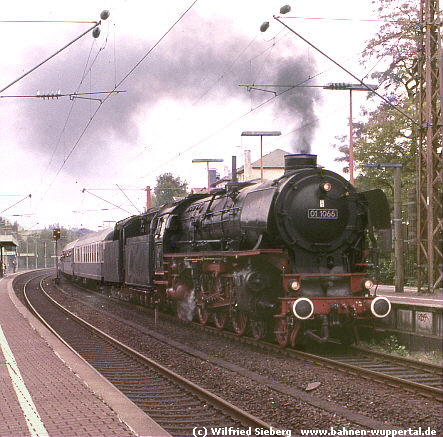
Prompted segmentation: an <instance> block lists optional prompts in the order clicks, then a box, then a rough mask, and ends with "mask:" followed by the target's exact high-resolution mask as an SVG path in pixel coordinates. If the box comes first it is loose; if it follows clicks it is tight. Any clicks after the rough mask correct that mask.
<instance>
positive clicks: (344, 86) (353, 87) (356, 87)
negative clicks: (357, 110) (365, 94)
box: [323, 83, 378, 185]
mask: <svg viewBox="0 0 443 437" xmlns="http://www.w3.org/2000/svg"><path fill="white" fill-rule="evenodd" d="M323 89H325V90H349V182H350V183H351V184H352V185H354V128H353V124H352V91H370V90H374V91H375V90H377V89H378V85H366V84H365V85H363V84H359V83H355V84H354V83H330V84H328V85H325V86H324V87H323Z"/></svg>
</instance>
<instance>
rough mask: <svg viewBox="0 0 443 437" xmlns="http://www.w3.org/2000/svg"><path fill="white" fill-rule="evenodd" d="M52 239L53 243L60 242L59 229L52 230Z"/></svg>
mask: <svg viewBox="0 0 443 437" xmlns="http://www.w3.org/2000/svg"><path fill="white" fill-rule="evenodd" d="M52 239H53V240H54V241H57V240H60V229H59V228H57V229H53V230H52Z"/></svg>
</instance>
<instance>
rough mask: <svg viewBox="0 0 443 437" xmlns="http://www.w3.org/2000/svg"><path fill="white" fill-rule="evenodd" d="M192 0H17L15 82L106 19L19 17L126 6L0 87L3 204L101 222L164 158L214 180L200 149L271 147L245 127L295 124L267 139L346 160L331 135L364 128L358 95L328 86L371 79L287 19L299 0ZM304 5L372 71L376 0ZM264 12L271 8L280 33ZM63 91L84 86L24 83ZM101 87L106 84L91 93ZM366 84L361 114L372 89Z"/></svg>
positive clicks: (10, 70)
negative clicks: (356, 123) (365, 53)
mask: <svg viewBox="0 0 443 437" xmlns="http://www.w3.org/2000/svg"><path fill="white" fill-rule="evenodd" d="M24 4H25V5H26V8H24V7H23V5H24ZM192 4H193V1H192V0H170V1H168V2H166V3H164V2H146V1H141V0H140V1H135V0H132V1H130V0H127V1H123V0H111V1H108V2H105V1H83V0H80V1H77V2H75V4H74V5H70V6H68V5H67V3H66V2H60V1H44V0H43V1H39V2H35V1H25V2H23V1H21V2H7V3H6V4H5V5H2V13H1V15H0V17H1V18H0V20H1V22H0V37H1V40H2V42H3V44H2V57H1V64H2V65H1V69H0V89H1V88H4V87H6V86H7V85H8V84H9V83H11V82H12V81H14V80H15V79H17V78H18V77H20V76H21V75H22V74H24V73H25V72H27V71H28V70H30V69H31V68H33V67H34V66H36V65H37V64H39V63H40V62H42V61H43V60H44V59H46V58H47V57H49V56H51V55H52V54H53V53H55V52H56V51H58V50H60V49H61V48H62V47H64V46H65V45H66V44H67V43H69V42H70V41H72V40H73V39H75V38H77V37H78V36H79V35H81V34H82V33H83V32H85V31H86V30H87V29H88V28H89V27H91V26H92V24H91V23H73V22H69V23H52V22H51V23H50V22H44V23H29V22H19V21H28V20H42V21H43V20H44V21H46V20H53V21H59V20H66V21H85V22H91V21H98V20H99V19H100V12H101V11H102V10H103V9H107V10H109V11H110V17H109V19H108V20H106V21H103V23H102V24H101V26H100V30H101V34H100V36H99V38H97V39H94V38H93V37H92V36H91V35H90V33H89V34H87V35H86V36H84V37H83V38H81V39H80V40H78V41H77V42H75V43H74V44H73V45H71V46H70V47H69V48H67V49H65V50H63V51H62V52H61V53H60V54H58V55H57V56H55V57H54V58H53V59H51V60H50V61H48V62H47V63H45V64H44V65H43V66H41V67H39V68H38V69H37V70H35V71H34V72H33V73H31V74H29V75H28V76H26V77H25V78H23V79H22V80H20V81H19V82H17V83H16V84H14V85H12V86H11V87H9V88H8V89H6V90H5V91H3V92H2V93H1V94H0V97H1V98H0V120H1V127H0V147H1V149H0V150H1V156H2V160H1V161H2V163H3V165H2V184H1V189H0V211H4V210H6V211H4V212H2V213H0V215H1V216H4V217H6V218H8V219H9V220H11V221H15V220H17V221H18V222H19V223H20V224H21V225H22V226H23V227H24V228H26V229H29V228H32V229H39V228H43V227H47V226H49V225H51V224H55V223H59V224H60V225H62V226H66V227H89V228H90V229H93V230H97V229H99V228H100V226H103V225H106V224H109V223H110V222H112V221H115V220H120V219H122V218H124V217H127V216H128V215H131V214H135V213H137V210H138V211H142V210H143V207H144V206H145V198H146V193H145V191H143V190H144V188H145V187H146V186H147V185H150V186H151V187H153V186H154V185H155V179H156V177H157V176H158V175H159V174H161V173H164V172H172V173H173V174H174V175H176V176H179V177H180V178H181V179H183V180H186V181H187V182H188V183H189V186H190V187H203V186H204V185H205V184H206V167H205V165H204V164H192V163H191V161H192V159H193V158H222V159H224V160H225V161H224V163H221V164H217V165H215V167H216V168H217V169H218V170H219V172H220V173H221V175H222V176H223V175H224V174H225V172H226V171H227V169H228V168H229V167H230V165H231V156H232V155H237V156H238V162H239V165H242V164H243V152H244V150H245V149H250V150H251V152H252V158H253V159H258V158H259V139H258V138H244V137H243V138H242V137H241V132H242V131H244V130H280V131H281V132H282V136H281V137H279V138H278V139H269V140H265V144H264V152H265V153H268V152H270V151H272V150H273V149H275V148H281V149H284V150H286V151H288V152H293V153H296V152H311V153H315V154H318V162H319V164H321V165H324V166H326V167H328V168H331V169H333V170H336V171H337V170H340V165H337V163H334V162H333V158H334V155H336V151H335V150H334V149H332V148H331V144H332V143H334V137H335V136H337V135H345V134H347V133H348V130H349V128H348V117H349V94H348V92H343V91H325V90H323V89H322V88H321V85H325V84H327V83H329V82H355V80H354V79H352V78H351V77H349V76H347V75H346V74H345V73H344V72H343V71H342V70H340V69H339V68H337V67H336V66H334V65H333V64H332V63H330V62H329V61H327V60H326V59H325V58H324V57H322V56H321V55H320V54H319V53H318V52H316V51H315V50H314V49H312V48H310V47H309V46H308V45H307V44H306V43H305V42H303V41H301V40H300V39H299V38H297V37H296V36H295V35H294V34H292V33H291V32H289V31H288V30H286V29H285V28H284V27H283V26H282V25H281V24H280V23H278V22H277V21H275V20H274V19H273V17H272V16H273V15H274V14H278V11H279V9H280V6H282V5H283V4H284V3H283V2H277V1H275V0H268V1H257V0H242V1H241V2H239V1H232V0H224V1H223V2H214V1H208V0H198V1H197V2H195V4H194V5H193V6H192V8H191V9H190V10H189V11H188V12H187V13H185V11H186V10H187V9H188V8H189V7H190V6H191V5H192ZM291 6H292V11H291V13H289V14H288V17H292V18H285V23H287V24H288V25H289V26H291V27H292V28H294V29H296V30H297V32H299V33H300V34H301V35H302V36H303V37H305V38H306V39H308V40H309V41H310V42H312V43H313V44H314V45H316V46H318V47H319V48H320V49H322V50H323V51H324V52H326V53H327V54H328V55H329V56H330V57H332V58H334V59H335V60H336V61H338V62H339V63H341V64H343V65H344V66H345V67H346V68H348V69H349V70H351V71H352V72H353V73H354V74H355V75H357V76H358V77H360V78H363V77H365V75H366V74H367V72H368V71H367V70H365V69H364V68H363V67H362V66H360V65H359V63H358V59H359V53H360V52H361V51H362V50H363V48H364V46H365V41H367V40H368V39H369V38H370V37H371V36H372V35H373V34H374V32H375V31H376V29H377V28H378V26H379V23H376V22H368V21H363V20H367V19H371V18H375V14H374V13H373V12H372V5H371V1H370V0H364V1H359V2H355V1H350V0H346V1H345V0H337V1H335V2H331V1H330V0H317V1H313V2H305V4H301V3H300V2H297V3H294V4H291ZM182 14H184V16H183V17H182V18H181V19H180V20H179V18H180V17H181V16H182ZM343 19H349V20H343ZM177 20H179V21H178V22H177ZM263 21H269V22H270V27H269V29H268V31H267V32H265V33H261V32H260V30H259V27H260V25H261V23H262V22H263ZM176 22H177V23H176ZM174 23H176V24H175V25H174ZM172 26H173V27H172ZM171 27H172V28H171ZM168 30H169V32H168ZM368 81H369V82H370V83H371V82H373V81H371V80H370V79H368ZM298 84H303V85H314V86H317V87H298V88H295V89H293V90H290V91H288V92H285V93H283V94H282V95H278V96H276V95H275V94H274V93H272V92H269V91H275V90H277V91H278V92H281V91H282V90H284V88H268V87H265V86H264V85H298ZM117 85H118V86H117ZM240 85H253V86H254V87H255V88H260V90H256V89H250V88H249V87H246V86H240ZM319 86H320V87H319ZM113 90H115V91H122V92H120V93H113V94H110V92H111V91H113ZM263 90H265V91H263ZM58 92H59V93H60V94H77V96H75V97H71V98H70V97H59V98H50V99H48V98H46V99H43V98H36V97H12V96H36V95H37V94H39V95H47V94H56V93H58ZM97 92H104V93H103V94H84V93H97ZM354 94H355V98H354V116H355V117H356V118H357V117H358V113H359V108H360V106H361V105H362V104H365V98H366V96H365V95H366V93H354ZM99 99H101V100H99ZM83 189H86V192H84V193H82V190H83ZM120 189H121V190H120ZM29 194H31V195H32V197H31V198H27V199H26V200H23V201H22V202H20V201H21V200H22V199H24V198H25V197H26V196H27V195H29ZM101 199H104V200H101ZM105 200H106V201H107V202H106V201H105ZM15 203H17V205H16V206H14V207H12V208H10V207H11V206H12V205H14V204H15ZM118 207H120V208H122V209H119V208H118Z"/></svg>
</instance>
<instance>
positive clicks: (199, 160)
mask: <svg viewBox="0 0 443 437" xmlns="http://www.w3.org/2000/svg"><path fill="white" fill-rule="evenodd" d="M192 162H193V163H196V162H206V171H207V173H208V188H207V190H208V193H210V192H211V177H210V173H209V163H210V162H223V159H220V158H201V159H193V160H192Z"/></svg>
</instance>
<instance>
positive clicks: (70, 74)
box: [17, 17, 318, 175]
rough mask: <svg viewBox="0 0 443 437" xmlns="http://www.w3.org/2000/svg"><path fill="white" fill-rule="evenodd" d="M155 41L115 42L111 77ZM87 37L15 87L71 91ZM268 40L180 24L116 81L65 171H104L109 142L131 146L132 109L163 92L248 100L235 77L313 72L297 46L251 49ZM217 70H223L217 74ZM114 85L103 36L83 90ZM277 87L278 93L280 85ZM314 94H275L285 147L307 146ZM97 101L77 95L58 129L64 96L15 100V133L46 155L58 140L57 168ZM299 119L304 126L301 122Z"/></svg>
mask: <svg viewBox="0 0 443 437" xmlns="http://www.w3.org/2000/svg"><path fill="white" fill-rule="evenodd" d="M193 20H194V21H195V20H196V17H194V18H193ZM192 24H196V25H192ZM184 29H191V30H189V31H188V30H186V31H185V30H184ZM153 43H154V42H150V43H144V45H140V44H134V42H133V41H118V42H117V46H116V53H117V57H116V59H117V64H116V65H117V69H118V71H117V81H118V80H119V79H120V78H121V77H123V75H124V74H126V73H127V72H128V71H129V70H130V69H131V68H132V67H133V66H134V65H135V63H136V62H137V61H138V60H139V59H140V58H141V57H142V56H143V54H144V53H146V52H147V51H148V50H149V48H150V47H151V46H152V44H153ZM88 44H90V42H88V43H86V42H85V43H84V45H83V48H77V49H75V50H74V49H73V50H71V51H70V52H69V53H64V54H63V55H60V56H58V57H57V58H56V59H57V61H56V62H51V63H50V64H48V65H46V66H45V67H43V68H41V69H39V70H38V71H37V72H36V73H35V74H33V75H32V76H30V77H29V78H28V79H26V80H25V81H23V82H22V84H21V87H20V88H21V92H23V93H28V94H35V93H36V92H37V90H39V92H40V94H43V93H47V92H56V91H57V90H59V89H60V90H61V91H62V92H67V91H69V92H73V91H75V90H76V88H77V86H78V83H79V80H80V78H81V76H82V73H83V70H84V67H85V63H86V54H87V50H88V48H87V45H88ZM267 45H269V44H268V43H267V44H264V43H262V42H256V43H254V44H250V40H249V39H246V38H245V37H244V36H242V35H239V34H235V32H234V30H232V29H231V28H230V27H229V24H227V23H223V22H222V23H220V22H218V23H214V22H210V23H209V22H202V21H199V22H198V23H189V22H188V23H186V24H184V25H183V26H181V27H178V28H177V29H176V30H174V31H173V32H172V33H171V34H170V35H168V37H167V38H166V39H165V40H164V41H163V42H162V43H161V44H160V45H159V46H158V47H157V49H156V50H155V51H154V52H153V53H152V54H151V55H150V56H149V57H148V58H147V59H146V60H145V61H144V62H143V63H142V64H141V65H140V67H139V68H138V69H137V70H136V71H135V72H134V73H133V74H132V75H131V76H130V77H129V78H128V80H127V81H125V82H124V84H123V85H122V87H121V88H122V89H124V90H127V91H128V92H127V93H125V94H119V95H115V96H113V97H111V98H110V99H109V100H108V101H107V102H105V104H103V106H102V107H101V109H100V111H99V112H98V114H97V116H96V117H95V118H94V120H93V122H92V124H91V126H90V127H89V129H88V130H87V132H86V134H85V135H84V137H83V138H82V139H81V140H80V142H79V144H78V146H77V147H76V149H75V151H74V152H73V153H72V156H70V157H69V163H68V165H66V166H65V170H66V171H68V172H69V173H71V174H73V175H78V174H80V175H85V174H87V173H89V172H96V173H97V172H98V173H99V172H101V171H102V172H104V171H105V170H106V164H107V162H106V156H107V154H108V153H109V152H110V150H111V148H112V147H113V145H114V144H118V145H120V147H121V148H124V150H121V153H129V152H130V148H131V145H132V144H136V143H137V137H138V126H137V125H136V123H135V120H134V118H135V116H136V115H137V114H138V113H140V111H141V110H142V109H143V110H145V111H146V108H148V109H149V108H151V107H152V108H154V107H155V105H156V103H157V102H159V101H161V100H162V99H165V98H173V99H176V100H180V101H182V102H183V103H184V104H189V103H193V102H195V101H198V102H199V104H202V105H203V104H204V103H205V102H208V101H216V102H218V103H220V106H221V107H222V105H223V101H224V99H226V98H227V97H229V98H232V97H236V98H238V99H244V100H245V102H249V100H250V97H251V96H250V95H249V93H248V92H247V91H246V89H245V88H242V87H239V86H238V85H239V84H241V83H242V84H247V83H250V84H252V83H258V82H261V83H268V84H283V85H296V84H298V83H302V82H304V81H306V79H307V78H308V77H309V75H310V74H313V73H314V72H315V65H314V63H313V62H310V63H308V62H306V56H305V53H304V52H302V51H300V49H299V48H298V49H297V50H298V51H296V48H295V46H288V45H287V44H286V45H285V44H282V45H277V46H276V47H275V48H273V50H272V56H268V55H263V56H257V54H258V53H261V52H262V51H263V50H264V48H265V47H267ZM246 47H247V49H246V50H244V49H245V48H246ZM281 52H284V53H281ZM42 57H43V54H40V53H33V54H32V56H30V58H29V64H30V65H32V62H38V61H40V60H41V59H42ZM237 58H239V59H237ZM250 59H253V61H252V62H251V61H250ZM234 61H236V62H234ZM222 73H224V74H223V77H222V78H220V76H221V75H222ZM114 84H115V79H114V60H113V47H111V44H110V43H108V46H107V47H106V49H105V50H103V51H102V53H101V55H100V58H99V62H97V64H96V65H95V66H94V68H93V69H92V71H91V74H90V75H88V76H87V80H85V82H84V84H83V86H82V88H81V91H84V92H88V91H95V90H110V89H112V88H113V87H114ZM208 89H209V92H207V93H206V91H208ZM277 92H281V89H278V90H277ZM205 93H206V94H205ZM254 98H255V99H262V100H263V101H264V100H267V99H268V98H269V93H260V92H259V91H254ZM317 101H318V94H317V93H316V92H315V89H313V88H295V89H293V90H291V91H288V92H286V93H283V94H282V95H281V96H279V97H278V98H277V99H276V100H275V102H276V105H274V108H275V111H278V112H279V113H280V112H282V117H284V118H285V119H286V120H290V121H291V123H292V122H293V123H292V124H293V126H294V134H293V139H292V140H291V142H292V144H291V145H289V144H288V147H289V146H291V147H292V149H293V151H294V152H296V151H298V152H302V151H303V152H308V151H309V150H310V145H311V141H312V138H313V134H314V132H315V127H316V123H315V122H313V121H314V120H315V105H316V102H317ZM97 105H98V102H97V101H93V100H90V101H87V100H77V101H76V102H75V105H74V106H73V109H72V113H71V115H70V118H69V121H68V124H67V125H66V129H65V130H64V132H63V134H62V135H61V134H60V133H61V132H62V128H63V126H64V124H65V121H66V119H67V114H68V113H69V111H70V110H71V106H72V102H70V101H69V100H68V99H67V98H65V99H59V100H55V99H54V100H50V101H47V100H46V101H41V100H37V99H28V100H21V101H20V102H19V111H20V114H21V117H20V121H19V123H18V126H17V127H18V128H19V129H20V131H21V135H22V136H25V138H27V139H28V147H29V151H30V152H32V153H40V154H44V155H45V156H47V157H48V161H49V158H50V157H51V156H52V154H53V153H54V150H55V147H56V146H57V144H59V145H58V147H57V150H56V152H55V154H54V156H53V158H52V163H53V164H52V166H53V167H54V168H56V167H58V166H59V165H60V163H61V162H63V160H64V159H66V157H67V154H68V153H69V152H70V151H71V150H72V148H73V147H74V145H75V143H76V141H78V139H79V137H80V136H81V135H82V131H83V129H84V127H85V126H86V124H87V122H88V120H89V119H90V117H91V115H92V114H93V113H94V111H95V109H96V108H97ZM304 125H307V126H306V127H302V128H300V126H304ZM113 152H114V153H115V150H113ZM85 158H86V159H85Z"/></svg>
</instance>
